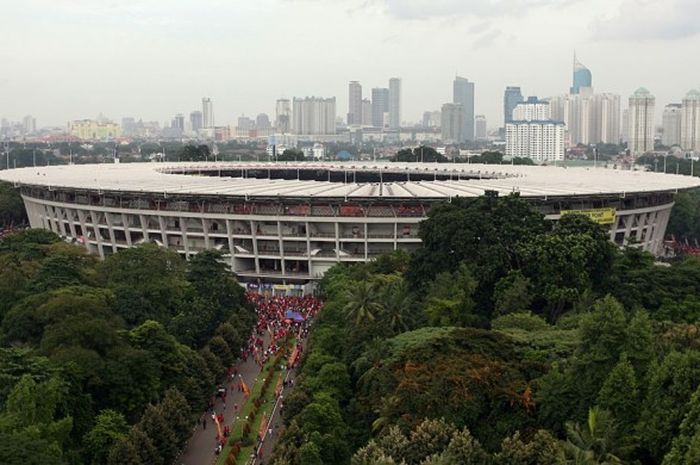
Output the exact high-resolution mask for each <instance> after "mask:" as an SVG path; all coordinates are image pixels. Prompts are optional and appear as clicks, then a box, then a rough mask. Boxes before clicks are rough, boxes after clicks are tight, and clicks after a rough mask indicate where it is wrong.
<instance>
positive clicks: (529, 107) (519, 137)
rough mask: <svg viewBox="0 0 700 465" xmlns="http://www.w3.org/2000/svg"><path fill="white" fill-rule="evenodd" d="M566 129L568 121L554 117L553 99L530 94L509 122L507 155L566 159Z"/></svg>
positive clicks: (542, 158) (536, 160)
mask: <svg viewBox="0 0 700 465" xmlns="http://www.w3.org/2000/svg"><path fill="white" fill-rule="evenodd" d="M564 132H565V126H564V123H563V122H562V121H555V120H553V119H552V118H551V110H550V108H549V103H547V102H544V101H542V100H538V99H537V98H536V97H530V98H528V100H527V101H526V102H523V103H520V104H518V105H517V106H516V107H515V108H514V109H513V120H512V121H511V122H510V123H508V124H506V157H508V158H511V159H512V158H515V157H521V158H530V159H532V160H533V161H535V162H538V163H542V162H549V161H559V160H563V159H564V153H565V142H564Z"/></svg>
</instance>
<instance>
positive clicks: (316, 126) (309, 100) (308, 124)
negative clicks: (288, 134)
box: [292, 97, 335, 135]
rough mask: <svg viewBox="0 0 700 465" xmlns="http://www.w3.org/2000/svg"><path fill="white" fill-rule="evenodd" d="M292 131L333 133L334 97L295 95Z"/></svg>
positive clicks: (300, 133)
mask: <svg viewBox="0 0 700 465" xmlns="http://www.w3.org/2000/svg"><path fill="white" fill-rule="evenodd" d="M292 131H293V132H294V134H298V135H326V134H335V97H331V98H319V97H305V98H296V97H295V98H294V100H293V111H292Z"/></svg>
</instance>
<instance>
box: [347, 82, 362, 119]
mask: <svg viewBox="0 0 700 465" xmlns="http://www.w3.org/2000/svg"><path fill="white" fill-rule="evenodd" d="M360 124H362V86H361V85H360V83H359V82H357V81H350V84H349V85H348V126H357V125H360Z"/></svg>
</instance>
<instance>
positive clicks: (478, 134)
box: [474, 115, 488, 140]
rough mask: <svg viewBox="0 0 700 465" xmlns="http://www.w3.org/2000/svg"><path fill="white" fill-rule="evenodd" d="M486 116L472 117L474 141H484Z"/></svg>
mask: <svg viewBox="0 0 700 465" xmlns="http://www.w3.org/2000/svg"><path fill="white" fill-rule="evenodd" d="M487 136H488V135H487V133H486V116H484V115H476V116H475V117H474V137H475V138H476V140H486V139H487V138H488V137H487Z"/></svg>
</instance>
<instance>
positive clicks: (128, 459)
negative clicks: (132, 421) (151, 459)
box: [107, 437, 150, 465]
mask: <svg viewBox="0 0 700 465" xmlns="http://www.w3.org/2000/svg"><path fill="white" fill-rule="evenodd" d="M107 464H108V465H146V464H144V462H143V461H141V457H139V451H138V449H137V448H136V446H135V445H134V444H133V443H132V442H131V441H130V440H129V438H126V437H124V438H121V439H119V440H117V442H115V443H114V445H113V446H112V448H111V449H110V450H109V455H108V457H107ZM149 465H150V464H149Z"/></svg>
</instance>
